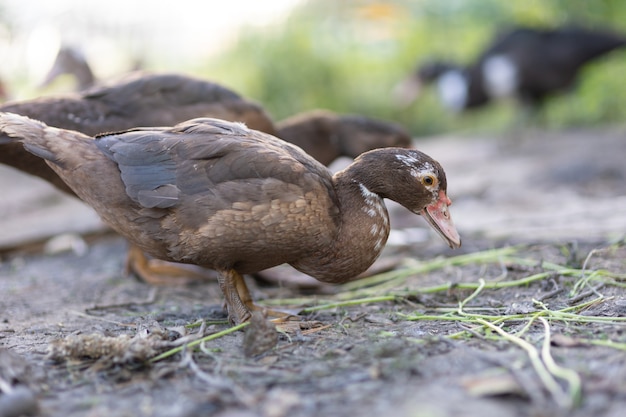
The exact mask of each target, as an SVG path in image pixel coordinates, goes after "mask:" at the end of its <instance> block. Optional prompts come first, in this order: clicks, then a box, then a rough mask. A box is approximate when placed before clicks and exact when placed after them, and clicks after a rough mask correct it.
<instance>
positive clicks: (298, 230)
mask: <svg viewBox="0 0 626 417" xmlns="http://www.w3.org/2000/svg"><path fill="white" fill-rule="evenodd" d="M0 131H2V132H4V133H5V135H6V138H7V139H8V140H9V141H14V142H19V143H23V145H24V147H25V148H26V149H27V150H28V151H29V152H32V153H33V154H34V155H36V156H38V157H40V158H42V159H45V160H46V161H47V163H48V164H49V165H50V166H51V168H52V169H54V171H55V172H56V173H57V174H58V175H59V176H60V177H61V178H62V179H63V180H64V181H65V182H66V183H67V184H68V185H69V186H70V188H71V189H72V190H73V191H74V192H75V193H76V194H77V195H78V196H79V197H80V198H81V199H82V200H84V201H85V202H87V203H88V204H89V205H90V206H92V207H93V208H94V209H95V210H96V212H97V213H98V214H99V215H100V216H101V217H102V219H103V220H104V221H105V222H106V223H108V224H109V225H110V226H111V227H112V228H113V229H114V230H116V231H117V232H118V233H120V234H121V235H122V236H124V237H126V238H127V239H128V240H129V241H131V242H132V243H133V244H134V245H136V246H138V247H140V248H141V250H143V251H145V252H147V253H148V254H150V255H151V256H154V257H155V258H158V259H163V260H166V261H173V262H184V263H190V264H194V265H200V266H202V267H206V268H210V269H213V270H215V271H217V274H218V282H219V285H220V288H221V290H222V293H223V294H224V298H225V302H226V307H227V311H228V316H229V319H230V321H231V322H232V323H235V324H238V323H242V322H244V321H247V320H249V318H250V317H251V314H252V312H253V311H254V310H256V309H257V307H256V306H255V305H254V303H253V301H252V297H251V295H250V292H249V291H248V288H247V286H246V283H245V281H244V280H243V277H242V274H246V273H253V272H257V271H260V270H263V269H266V268H270V267H272V266H276V265H280V264H284V263H288V264H290V265H292V266H293V267H294V268H296V269H297V270H299V271H301V272H303V273H305V274H308V275H311V276H312V277H314V278H316V279H318V280H320V281H323V282H329V283H342V282H346V281H348V280H350V279H351V278H354V277H355V276H357V275H358V274H359V273H361V272H362V271H364V270H366V269H367V268H368V267H369V266H370V265H371V264H372V263H373V262H374V261H375V260H376V258H377V257H378V255H379V254H380V253H381V251H382V249H383V247H384V245H385V243H386V241H387V237H388V236H389V231H390V225H389V215H388V213H387V210H386V208H385V205H384V202H383V199H384V198H388V199H391V200H393V201H396V202H398V203H400V204H401V205H403V206H404V207H405V208H407V209H408V210H409V211H411V212H412V213H414V214H417V215H421V216H423V217H424V219H425V220H427V221H428V223H429V224H430V225H431V226H432V227H433V229H435V230H436V231H437V232H438V233H439V234H440V235H441V237H442V238H443V239H444V240H445V241H446V242H447V243H448V245H449V246H450V247H452V248H457V247H459V246H460V245H461V239H460V237H459V235H458V233H457V231H456V228H455V227H454V224H453V222H452V219H451V217H450V212H449V210H448V206H449V205H450V204H451V201H450V199H449V198H448V196H447V182H446V176H445V172H444V170H443V168H442V167H441V165H440V164H439V163H438V162H436V161H435V160H433V159H432V158H430V157H429V156H428V155H425V154H424V153H422V152H419V151H417V150H414V149H404V148H384V149H376V150H373V151H370V152H366V153H364V154H362V155H361V156H359V157H358V158H357V159H356V160H355V161H354V163H352V164H351V165H350V166H349V167H347V168H346V169H344V170H342V171H340V172H338V173H336V174H334V175H332V174H331V173H330V171H329V170H328V169H327V168H326V167H325V166H324V165H322V164H320V163H319V162H318V161H316V160H315V159H313V158H312V157H311V156H310V155H308V154H306V153H305V152H304V151H302V149H300V148H299V147H297V146H293V145H291V144H289V143H288V142H285V141H283V140H280V139H277V138H275V137H273V136H271V135H267V134H264V133H261V132H258V131H254V130H251V129H248V128H246V127H245V126H244V125H242V124H239V123H231V122H226V121H224V120H218V119H208V118H201V119H194V120H190V121H187V122H184V123H181V124H178V125H176V126H174V127H171V128H136V129H131V130H129V131H126V132H120V133H112V134H104V135H98V136H96V137H95V138H94V137H90V136H86V135H84V134H82V133H79V132H76V131H71V130H63V129H57V128H53V127H49V126H47V125H45V124H44V123H42V122H38V121H34V120H32V119H29V118H27V117H24V116H20V115H16V114H12V113H0ZM276 315H279V316H284V314H281V313H279V312H277V314H276Z"/></svg>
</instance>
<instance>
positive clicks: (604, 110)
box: [0, 0, 626, 136]
mask: <svg viewBox="0 0 626 417" xmlns="http://www.w3.org/2000/svg"><path fill="white" fill-rule="evenodd" d="M569 23H578V24H583V25H585V26H586V27H590V28H610V29H613V30H616V31H621V32H624V33H626V2H624V1H623V0H595V1H588V0H527V1H523V2H522V1H508V0H395V1H385V2H383V1H367V0H355V1H350V2H347V1H336V0H315V1H305V0H272V1H257V0H229V1H228V2H217V1H193V0H178V1H176V2H171V1H159V0H149V1H148V0H133V1H127V0H108V1H90V2H85V1H81V0H53V1H46V2H41V1H36V0H1V1H0V59H1V60H2V63H3V64H2V66H1V68H0V79H1V80H2V82H3V84H4V89H5V91H6V96H7V97H8V99H19V100H21V99H28V98H33V97H36V96H40V95H48V94H56V93H59V92H63V91H71V90H72V89H74V88H75V86H74V84H73V83H74V82H75V80H73V79H72V78H71V77H70V76H65V77H60V78H59V79H57V80H55V82H53V83H52V84H50V85H48V86H47V87H46V88H43V89H42V88H40V84H41V82H42V80H43V79H44V78H45V75H46V73H47V71H48V70H49V69H50V67H51V66H52V63H53V61H54V58H55V55H56V53H57V51H58V50H59V48H60V47H61V45H71V46H72V47H74V48H76V49H78V50H80V51H82V53H83V54H84V55H85V57H86V59H87V61H88V62H89V64H90V66H91V68H92V70H93V72H94V73H95V75H96V77H97V79H100V80H105V79H108V78H111V77H116V76H119V75H121V74H123V73H125V72H127V71H129V70H131V69H135V68H141V69H145V70H150V71H168V72H181V73H185V74H188V75H195V76H199V77H202V78H205V79H208V80H212V81H216V82H219V83H221V84H223V85H225V86H227V87H230V88H232V89H234V90H235V91H237V92H239V93H241V94H242V95H244V96H246V97H249V98H252V99H254V100H257V101H259V102H260V103H262V104H263V105H264V106H265V108H266V109H267V110H268V111H269V112H270V114H271V115H272V116H273V118H274V119H275V120H281V119H283V118H285V117H287V116H290V115H293V114H295V113H298V112H301V111H305V110H309V109H312V108H326V109H330V110H334V111H337V112H343V113H348V112H349V113H361V114H364V115H369V116H373V117H378V118H383V119H389V120H394V121H398V122H401V123H402V124H404V125H405V126H406V127H407V128H408V129H409V130H410V131H411V133H412V134H413V135H414V136H425V135H433V134H438V133H442V132H450V131H454V132H459V133H463V132H466V133H477V132H492V133H497V132H501V131H503V130H504V129H506V128H507V127H508V126H510V125H511V123H512V120H513V118H514V116H515V113H516V107H515V105H514V104H513V103H509V102H504V103H500V104H498V105H492V106H488V107H485V108H484V109H480V110H477V111H473V112H471V113H464V114H461V115H459V114H451V113H449V112H446V111H443V109H442V105H441V103H440V102H439V100H438V99H437V97H436V92H435V89H434V88H430V89H428V90H427V91H426V92H425V93H424V95H423V96H422V97H420V99H419V101H418V102H416V103H414V104H413V105H412V106H410V107H407V108H398V107H397V106H394V105H393V103H392V99H391V91H392V89H393V86H394V85H395V84H396V83H397V82H398V81H400V80H401V79H402V78H404V77H406V76H407V74H409V73H410V72H411V71H413V69H414V67H415V65H416V63H417V62H418V61H419V60H422V59H426V58H432V57H437V58H444V59H449V60H452V61H456V62H459V63H461V64H463V63H470V62H471V61H472V60H473V59H475V58H476V57H477V56H478V54H479V53H480V52H481V51H482V48H484V47H485V46H486V45H487V44H488V43H489V42H490V41H491V38H492V37H493V35H494V33H495V32H496V31H497V30H500V29H503V28H507V27H510V26H512V25H514V24H525V25H531V26H537V27H555V26H559V25H563V24H569ZM625 74H626V51H616V52H615V53H612V54H609V55H608V56H606V57H603V58H602V59H600V60H598V61H595V62H593V63H591V64H590V65H588V66H587V67H585V68H584V70H583V73H582V76H581V77H580V80H579V81H580V82H579V85H578V86H577V89H576V92H575V93H574V94H568V95H563V96H559V97H556V98H554V99H551V100H549V102H548V105H547V106H546V108H545V114H544V117H543V119H542V123H543V124H544V127H547V128H563V127H574V126H583V125H584V126H589V125H595V124H601V123H602V124H606V123H620V122H622V120H626V89H624V88H623V85H624V82H625Z"/></svg>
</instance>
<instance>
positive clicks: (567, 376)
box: [539, 317, 582, 406]
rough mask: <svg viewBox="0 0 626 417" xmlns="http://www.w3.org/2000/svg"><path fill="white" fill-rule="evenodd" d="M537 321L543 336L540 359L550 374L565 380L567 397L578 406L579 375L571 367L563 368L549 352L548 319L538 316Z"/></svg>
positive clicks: (580, 390) (580, 391)
mask: <svg viewBox="0 0 626 417" xmlns="http://www.w3.org/2000/svg"><path fill="white" fill-rule="evenodd" d="M539 321H541V324H543V328H544V332H545V337H544V339H543V345H542V347H541V359H542V360H543V363H544V364H545V365H546V368H547V369H548V371H550V373H551V374H552V375H554V376H555V377H557V378H561V379H563V380H565V381H566V382H567V385H568V387H569V398H570V404H571V405H573V406H578V405H579V404H580V402H581V399H582V388H581V387H582V384H581V381H580V376H579V375H578V374H577V373H576V372H575V371H573V370H572V369H567V368H564V367H562V366H560V365H558V364H557V363H556V362H555V361H554V358H553V357H552V355H551V354H550V325H549V324H548V321H547V320H546V319H545V318H543V317H539Z"/></svg>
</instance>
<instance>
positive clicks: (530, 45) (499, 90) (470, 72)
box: [393, 26, 626, 112]
mask: <svg viewBox="0 0 626 417" xmlns="http://www.w3.org/2000/svg"><path fill="white" fill-rule="evenodd" d="M625 45H626V37H625V36H623V35H621V34H619V33H615V32H610V31H605V30H591V29H586V28H582V27H575V26H571V27H562V28H558V29H535V28H527V27H518V28H514V29H512V30H509V31H506V32H504V33H501V34H500V35H498V36H496V38H495V39H494V40H493V42H492V43H491V45H490V46H488V47H487V48H486V49H485V51H484V52H483V53H482V54H481V55H480V56H479V57H478V59H477V60H476V62H475V63H473V64H471V65H468V66H466V67H461V66H459V65H456V64H453V63H450V62H444V61H431V62H426V63H422V64H420V65H419V66H418V68H417V69H416V71H415V72H414V73H413V74H411V75H410V76H409V77H408V78H406V79H405V80H403V81H402V82H400V83H399V84H397V85H396V87H395V88H394V92H393V93H394V96H395V99H396V102H397V103H398V104H399V105H401V106H408V105H410V104H411V103H412V102H413V101H414V100H415V99H417V97H418V96H419V94H420V93H421V91H422V88H423V87H424V86H425V85H428V84H433V83H434V84H435V85H436V86H437V90H438V93H439V97H440V99H441V101H442V104H443V106H444V107H445V108H447V109H448V110H450V111H452V112H462V111H466V110H471V109H475V108H479V107H483V106H485V105H487V104H488V103H490V102H491V101H492V100H498V99H502V98H506V97H513V98H515V99H517V101H518V102H519V103H521V104H522V106H524V107H525V108H530V109H533V110H537V109H540V108H541V106H542V105H543V103H544V102H545V100H546V98H548V97H549V96H551V95H553V94H556V93H559V92H563V91H567V90H570V89H572V88H573V87H574V86H575V83H576V80H577V77H578V75H579V72H580V70H581V68H583V67H584V66H585V64H587V63H589V62H591V61H594V60H596V59H598V58H600V57H602V56H604V55H606V54H608V53H609V52H611V51H614V50H616V49H619V48H623V47H624V46H625Z"/></svg>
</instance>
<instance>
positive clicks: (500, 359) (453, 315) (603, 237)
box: [0, 127, 626, 417]
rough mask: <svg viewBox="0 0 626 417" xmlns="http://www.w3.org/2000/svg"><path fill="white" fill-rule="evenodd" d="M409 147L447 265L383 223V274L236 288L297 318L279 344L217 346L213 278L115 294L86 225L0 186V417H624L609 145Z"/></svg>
mask: <svg viewBox="0 0 626 417" xmlns="http://www.w3.org/2000/svg"><path fill="white" fill-rule="evenodd" d="M416 146H417V147H418V148H420V149H421V150H423V151H425V152H427V153H429V154H430V155H431V156H433V157H435V158H436V159H438V160H439V161H440V162H441V163H442V164H443V165H444V167H445V169H446V171H447V173H448V184H449V195H450V196H451V198H452V199H453V200H454V204H453V206H452V207H451V210H452V215H453V217H454V219H455V221H456V223H457V226H458V229H459V231H460V233H461V235H462V237H463V247H462V249H460V250H457V251H451V250H449V249H447V248H446V247H445V246H444V245H443V243H442V242H441V241H440V239H439V238H438V237H437V236H435V235H433V234H432V233H431V232H430V231H429V230H428V228H427V227H426V226H425V223H423V221H422V220H421V219H419V218H417V217H415V216H410V215H407V214H406V213H405V212H404V211H403V210H402V209H401V208H399V207H397V206H394V205H391V207H390V212H391V215H392V226H393V227H394V231H393V233H392V235H391V237H390V241H389V244H388V247H387V248H386V250H385V252H384V254H383V257H382V258H381V260H380V261H381V262H380V263H379V266H380V268H381V269H384V268H385V267H388V265H389V264H390V263H391V264H394V265H395V267H394V269H393V270H391V271H388V272H383V273H382V274H378V275H375V276H373V277H369V278H365V279H363V280H359V281H355V282H352V283H350V284H346V285H344V286H337V287H329V286H320V287H311V286H305V287H296V286H294V285H290V284H289V282H282V283H278V284H277V283H275V282H271V283H268V282H267V281H265V280H261V279H259V278H258V277H256V278H255V277H247V279H248V282H249V285H250V287H251V290H252V292H253V296H254V297H255V299H256V300H258V302H259V304H263V305H268V306H270V305H271V306H273V307H275V308H281V309H286V310H289V311H292V312H299V313H300V316H301V319H302V321H301V322H300V323H293V322H289V323H287V324H284V325H282V326H281V329H282V331H280V332H277V331H276V330H275V328H274V326H273V325H268V323H267V321H266V320H265V319H264V318H263V317H261V316H255V318H254V320H253V322H252V323H251V324H250V325H249V326H247V327H245V328H243V329H239V330H235V331H230V330H232V329H231V327H230V326H229V325H228V324H227V323H226V322H225V314H224V312H223V309H222V300H221V295H220V291H219V288H218V285H217V282H216V281H214V280H208V281H206V282H202V283H195V284H181V285H175V286H151V285H148V284H145V283H142V282H139V281H138V280H136V279H134V278H133V277H128V276H126V275H125V274H124V260H125V256H126V247H127V245H126V243H125V242H124V241H123V240H122V239H121V238H119V237H117V236H116V235H114V234H112V233H109V232H107V231H106V228H104V227H103V226H102V225H101V224H100V222H99V221H98V220H97V218H96V217H95V216H94V215H93V213H92V212H91V211H90V210H89V209H88V208H86V207H84V206H82V205H81V204H80V203H78V202H76V201H74V200H72V199H71V198H66V197H63V196H60V195H59V194H57V193H56V192H55V191H54V190H52V189H50V188H49V187H48V186H47V185H46V184H43V183H42V182H40V181H38V180H35V179H32V178H28V177H25V176H21V175H17V173H15V172H14V171H11V170H9V169H4V168H3V169H2V171H0V190H2V194H3V197H2V203H1V204H0V230H2V232H1V235H0V248H1V249H2V258H1V263H0V416H2V417H7V416H19V415H42V416H189V417H191V416H233V417H234V416H267V417H287V416H289V417H292V416H294V417H296V416H307V417H308V416H379V415H389V416H400V417H403V416H407V417H409V416H410V417H444V416H454V417H458V416H481V417H482V416H498V417H503V416H504V417H506V416H533V417H535V416H536V417H539V416H580V417H583V416H584V417H586V416H606V417H618V416H620V417H621V416H623V415H624V410H626V333H625V330H626V293H625V287H626V245H625V244H624V236H625V233H626V163H625V162H624V160H625V157H626V130H625V129H624V128H621V127H606V128H597V129H577V130H572V131H560V132H540V131H539V132H533V133H530V132H528V133H525V134H524V135H523V137H521V138H520V137H517V138H509V137H437V138H429V139H420V140H417V141H416ZM59 233H69V234H67V235H65V236H63V237H62V238H58V237H55V236H56V235H58V234H59ZM51 238H52V240H50V239H51ZM275 272H276V273H277V274H278V273H280V274H282V276H286V277H288V278H289V277H291V276H294V277H295V273H293V271H292V270H290V269H285V268H281V269H280V270H278V271H275ZM277 305H278V307H276V306H277ZM201 338H204V339H201ZM205 339H206V340H205ZM159 355H160V356H159Z"/></svg>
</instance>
